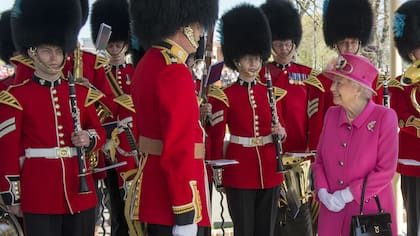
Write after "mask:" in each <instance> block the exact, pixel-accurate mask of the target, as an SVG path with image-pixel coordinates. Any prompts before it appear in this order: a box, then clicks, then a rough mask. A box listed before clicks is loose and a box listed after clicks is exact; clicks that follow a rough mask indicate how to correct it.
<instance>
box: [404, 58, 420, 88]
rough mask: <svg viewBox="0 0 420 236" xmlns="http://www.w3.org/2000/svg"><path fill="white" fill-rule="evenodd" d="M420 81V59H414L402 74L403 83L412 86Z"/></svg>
mask: <svg viewBox="0 0 420 236" xmlns="http://www.w3.org/2000/svg"><path fill="white" fill-rule="evenodd" d="M419 82H420V60H417V61H414V62H413V64H411V65H410V66H409V67H408V68H407V69H406V70H405V71H404V73H403V74H402V76H401V84H402V85H403V86H410V85H413V84H417V83H419Z"/></svg>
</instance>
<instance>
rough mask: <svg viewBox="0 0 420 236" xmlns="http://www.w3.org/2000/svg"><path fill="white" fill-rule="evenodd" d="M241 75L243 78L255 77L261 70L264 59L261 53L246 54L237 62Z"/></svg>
mask: <svg viewBox="0 0 420 236" xmlns="http://www.w3.org/2000/svg"><path fill="white" fill-rule="evenodd" d="M235 64H236V67H237V68H238V72H239V77H241V78H243V79H253V78H255V77H256V76H257V75H258V73H259V72H260V70H261V65H262V60H261V57H260V56H259V55H245V56H243V57H241V58H240V59H239V60H238V61H237V62H236V63H235Z"/></svg>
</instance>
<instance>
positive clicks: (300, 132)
mask: <svg viewBox="0 0 420 236" xmlns="http://www.w3.org/2000/svg"><path fill="white" fill-rule="evenodd" d="M268 68H269V70H270V73H271V78H272V80H273V86H276V87H279V88H281V89H284V90H286V91H287V94H286V96H285V97H284V98H283V99H282V100H281V101H280V103H281V107H282V111H283V113H282V116H283V119H284V123H285V129H286V132H287V137H286V139H285V141H284V142H283V151H284V152H306V151H307V149H308V115H307V97H308V94H307V87H308V86H306V85H305V83H304V81H305V80H307V79H308V78H310V77H311V76H312V73H313V72H312V69H311V68H309V67H306V66H303V65H300V64H297V63H293V62H292V63H290V66H288V67H287V68H284V69H280V68H278V67H276V66H275V65H274V64H273V63H270V64H269V65H268ZM264 73H265V70H262V71H261V73H260V75H264ZM261 77H262V81H263V82H265V78H264V77H263V76H261Z"/></svg>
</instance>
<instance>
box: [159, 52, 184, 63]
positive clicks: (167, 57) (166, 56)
mask: <svg viewBox="0 0 420 236" xmlns="http://www.w3.org/2000/svg"><path fill="white" fill-rule="evenodd" d="M160 53H162V56H163V58H164V59H165V63H166V65H171V64H181V62H180V61H178V58H177V57H176V56H174V55H172V54H171V53H170V52H169V51H168V50H162V51H160Z"/></svg>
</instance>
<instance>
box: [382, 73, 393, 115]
mask: <svg viewBox="0 0 420 236" xmlns="http://www.w3.org/2000/svg"><path fill="white" fill-rule="evenodd" d="M383 86H384V90H383V93H384V94H383V96H384V97H383V101H382V102H383V105H384V106H385V107H386V108H390V107H391V104H390V99H391V97H390V95H389V91H388V80H387V78H384V82H383Z"/></svg>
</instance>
